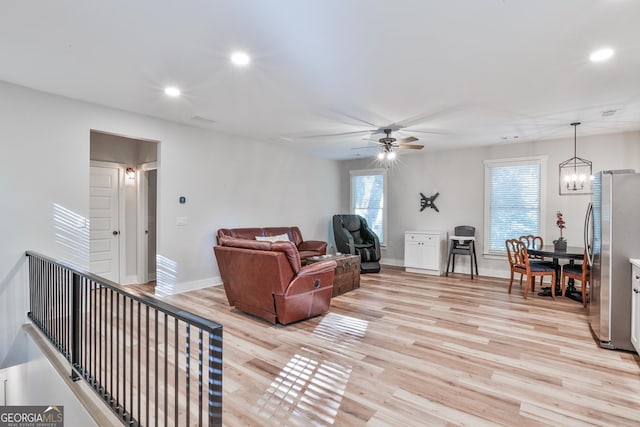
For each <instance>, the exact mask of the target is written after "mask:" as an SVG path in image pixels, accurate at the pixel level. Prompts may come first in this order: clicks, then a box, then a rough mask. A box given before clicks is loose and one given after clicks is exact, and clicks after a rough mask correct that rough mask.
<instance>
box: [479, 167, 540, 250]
mask: <svg viewBox="0 0 640 427" xmlns="http://www.w3.org/2000/svg"><path fill="white" fill-rule="evenodd" d="M546 160H547V159H546V157H531V158H521V159H505V160H486V161H485V162H484V177H485V192H484V203H485V218H484V221H485V224H484V229H485V230H486V238H485V243H484V252H485V254H495V255H502V254H504V253H505V243H504V242H505V240H507V239H513V238H517V237H519V236H522V235H526V234H533V235H537V236H542V235H543V234H544V200H545V199H546V198H545V188H546V185H545V177H546V163H547V162H546Z"/></svg>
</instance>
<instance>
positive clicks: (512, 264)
mask: <svg viewBox="0 0 640 427" xmlns="http://www.w3.org/2000/svg"><path fill="white" fill-rule="evenodd" d="M517 244H518V240H517V239H508V240H505V245H506V246H507V259H508V260H509V270H510V273H511V274H510V277H509V293H511V287H512V286H513V276H514V275H515V273H520V288H522V276H523V275H525V274H526V273H527V267H526V266H525V265H524V263H523V262H522V261H521V260H520V257H519V256H518V255H519V252H518V245H517Z"/></svg>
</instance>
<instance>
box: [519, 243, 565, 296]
mask: <svg viewBox="0 0 640 427" xmlns="http://www.w3.org/2000/svg"><path fill="white" fill-rule="evenodd" d="M514 240H515V239H514ZM514 245H515V246H516V251H515V254H516V261H517V265H524V267H525V268H524V274H525V275H526V276H527V281H526V283H525V286H524V294H523V296H524V298H525V299H527V296H528V294H529V287H531V290H532V291H535V278H536V277H541V278H544V277H545V276H550V277H551V298H552V299H556V286H555V284H556V269H555V268H554V267H553V266H549V265H546V264H545V263H542V262H534V261H532V260H531V258H530V257H529V252H528V250H527V246H526V245H525V244H524V243H523V242H522V241H520V240H516V241H515V243H514ZM540 282H542V280H541V281H540ZM509 290H511V287H509Z"/></svg>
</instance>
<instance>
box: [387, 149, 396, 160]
mask: <svg viewBox="0 0 640 427" xmlns="http://www.w3.org/2000/svg"><path fill="white" fill-rule="evenodd" d="M395 158H396V153H394V152H393V151H392V152H390V153H389V154H387V159H389V160H393V159H395Z"/></svg>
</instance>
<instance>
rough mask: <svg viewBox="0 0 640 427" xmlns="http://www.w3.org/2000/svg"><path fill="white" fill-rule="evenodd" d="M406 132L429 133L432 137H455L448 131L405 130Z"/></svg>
mask: <svg viewBox="0 0 640 427" xmlns="http://www.w3.org/2000/svg"><path fill="white" fill-rule="evenodd" d="M404 131H405V132H411V133H428V134H431V135H453V132H451V131H446V130H424V129H405V130H404Z"/></svg>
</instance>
